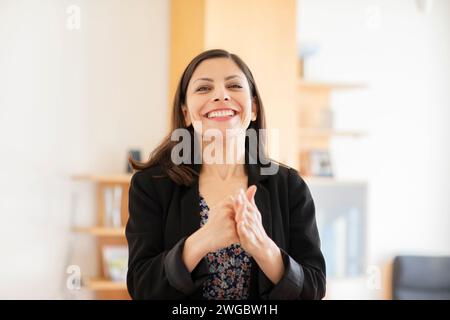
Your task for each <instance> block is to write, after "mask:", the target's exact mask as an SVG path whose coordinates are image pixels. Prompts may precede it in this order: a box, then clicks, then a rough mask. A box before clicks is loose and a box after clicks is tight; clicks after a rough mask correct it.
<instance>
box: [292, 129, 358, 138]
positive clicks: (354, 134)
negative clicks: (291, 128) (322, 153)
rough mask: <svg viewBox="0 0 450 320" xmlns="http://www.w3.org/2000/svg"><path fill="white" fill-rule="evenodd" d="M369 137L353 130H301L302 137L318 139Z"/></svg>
mask: <svg viewBox="0 0 450 320" xmlns="http://www.w3.org/2000/svg"><path fill="white" fill-rule="evenodd" d="M365 135H367V134H366V133H365V132H362V131H352V130H335V129H321V128H301V129H300V136H301V137H317V136H319V137H320V136H341V137H353V138H359V137H362V136H365Z"/></svg>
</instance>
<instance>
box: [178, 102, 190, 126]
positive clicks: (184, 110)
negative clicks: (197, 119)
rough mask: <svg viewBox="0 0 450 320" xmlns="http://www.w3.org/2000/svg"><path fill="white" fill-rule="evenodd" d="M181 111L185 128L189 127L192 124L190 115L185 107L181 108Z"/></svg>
mask: <svg viewBox="0 0 450 320" xmlns="http://www.w3.org/2000/svg"><path fill="white" fill-rule="evenodd" d="M181 110H182V111H183V116H184V122H185V123H186V127H189V126H190V125H191V124H192V121H191V115H190V114H189V110H188V108H187V107H186V106H185V105H182V106H181Z"/></svg>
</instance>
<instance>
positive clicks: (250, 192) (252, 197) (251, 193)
mask: <svg viewBox="0 0 450 320" xmlns="http://www.w3.org/2000/svg"><path fill="white" fill-rule="evenodd" d="M256 190H257V187H256V186H255V185H251V186H250V187H249V188H248V189H247V192H246V195H247V199H248V201H249V202H250V203H252V204H253V205H255V206H256V204H255V194H256Z"/></svg>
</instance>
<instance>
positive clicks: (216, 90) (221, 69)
mask: <svg viewBox="0 0 450 320" xmlns="http://www.w3.org/2000/svg"><path fill="white" fill-rule="evenodd" d="M183 113H184V118H185V121H186V125H187V126H189V125H190V124H193V126H194V129H195V131H196V132H198V133H199V132H200V130H202V133H203V136H205V133H206V134H207V130H208V129H218V130H220V131H221V133H222V135H223V137H224V138H225V137H230V135H228V136H226V133H227V129H243V132H244V133H245V129H247V128H248V126H249V124H250V121H252V120H256V104H255V102H254V99H253V98H252V95H251V92H250V87H249V85H248V81H247V78H246V76H245V74H244V73H243V72H242V71H241V69H239V67H238V66H237V65H236V64H235V63H234V61H233V60H231V59H228V58H213V59H208V60H204V61H203V62H201V63H200V64H199V65H198V66H197V69H196V70H195V71H194V73H193V74H192V77H191V79H190V81H189V84H188V88H187V92H186V105H185V106H183ZM200 123H201V125H202V127H201V129H200V127H199V124H200ZM207 135H208V134H207Z"/></svg>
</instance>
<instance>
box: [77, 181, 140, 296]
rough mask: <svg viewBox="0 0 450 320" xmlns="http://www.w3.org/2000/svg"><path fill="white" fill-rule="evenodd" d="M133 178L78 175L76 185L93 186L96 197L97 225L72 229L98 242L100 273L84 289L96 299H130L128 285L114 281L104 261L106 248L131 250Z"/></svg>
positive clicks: (84, 281)
mask: <svg viewBox="0 0 450 320" xmlns="http://www.w3.org/2000/svg"><path fill="white" fill-rule="evenodd" d="M131 177H132V175H131V174H102V175H99V174H75V175H72V180H73V181H78V182H87V183H93V184H94V185H95V193H96V216H97V217H96V221H97V223H96V225H93V226H72V228H71V231H72V232H73V233H75V234H78V235H88V236H91V237H94V238H95V240H96V241H95V243H96V250H95V252H96V256H95V257H93V258H94V259H97V261H98V270H97V275H96V277H95V278H86V279H83V281H82V288H83V289H85V290H89V291H92V293H93V296H94V298H95V299H102V300H103V299H130V296H129V294H128V291H127V286H126V283H125V282H124V281H120V282H117V281H113V280H112V279H111V278H110V277H109V275H108V268H107V267H106V265H105V261H104V250H105V249H106V247H111V246H112V247H117V246H118V247H120V248H122V249H125V248H127V242H126V238H125V225H126V222H127V220H128V189H129V186H130V181H131Z"/></svg>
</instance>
